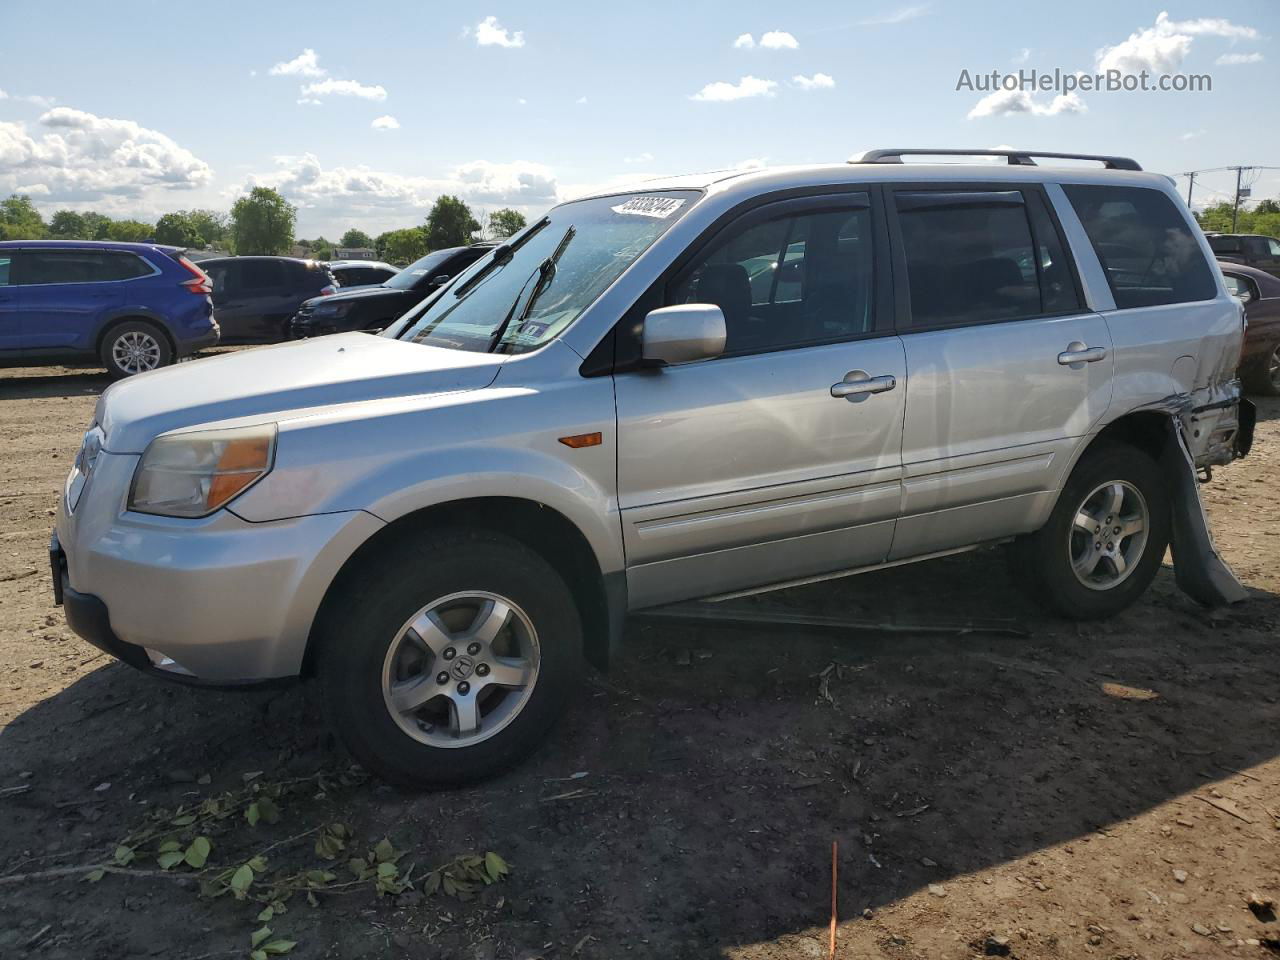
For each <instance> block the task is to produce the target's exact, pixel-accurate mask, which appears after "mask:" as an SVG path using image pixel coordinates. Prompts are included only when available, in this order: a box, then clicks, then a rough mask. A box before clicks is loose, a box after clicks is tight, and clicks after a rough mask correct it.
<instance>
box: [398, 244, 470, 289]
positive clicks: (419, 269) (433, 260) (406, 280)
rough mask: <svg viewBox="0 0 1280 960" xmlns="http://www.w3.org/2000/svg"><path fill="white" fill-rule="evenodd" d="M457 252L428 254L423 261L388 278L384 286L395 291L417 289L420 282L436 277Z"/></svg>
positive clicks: (414, 263) (412, 264) (415, 262)
mask: <svg viewBox="0 0 1280 960" xmlns="http://www.w3.org/2000/svg"><path fill="white" fill-rule="evenodd" d="M455 252H456V251H454V250H437V251H436V252H435V253H428V254H427V255H426V256H425V257H423V258H422V259H421V260H415V261H413V263H411V264H409V265H408V266H407V267H405V268H404V269H403V270H401V271H400V272H399V273H397V274H396V275H395V276H394V277H388V278H387V280H386V282H385V283H384V284H383V285H384V286H387V287H391V288H392V289H395V290H408V289H409V288H411V287H416V286H417V285H418V284H419V283H420V282H422V281H424V280H427V279H430V278H431V277H433V276H435V275H436V272H437V271H438V270H439V269H440V267H441V266H442V265H443V264H444V262H445V261H446V260H448V259H449V258H450V257H452V256H453V255H454V253H455Z"/></svg>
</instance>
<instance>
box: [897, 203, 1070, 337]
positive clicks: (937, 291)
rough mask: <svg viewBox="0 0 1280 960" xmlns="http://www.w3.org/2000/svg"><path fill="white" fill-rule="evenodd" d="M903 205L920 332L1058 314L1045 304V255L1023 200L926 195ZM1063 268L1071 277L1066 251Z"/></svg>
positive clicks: (900, 205) (915, 315)
mask: <svg viewBox="0 0 1280 960" xmlns="http://www.w3.org/2000/svg"><path fill="white" fill-rule="evenodd" d="M895 201H896V205H897V209H898V222H899V224H900V225H901V228H902V246H903V252H904V255H905V256H906V260H907V282H908V286H909V289H910V292H911V323H912V325H913V326H940V325H956V324H965V323H983V322H987V321H991V320H1014V319H1018V318H1021V317H1033V316H1037V315H1039V314H1042V313H1049V312H1056V311H1054V310H1051V309H1049V308H1048V306H1047V304H1042V302H1041V291H1040V279H1039V277H1040V272H1041V269H1042V267H1041V253H1040V251H1038V250H1037V248H1036V245H1035V243H1034V242H1033V241H1032V238H1031V223H1030V221H1029V219H1028V215H1027V208H1026V205H1025V204H1024V203H1023V196H1022V193H1021V192H1019V191H1016V190H1011V191H1000V192H995V193H991V192H986V191H970V192H964V191H960V192H954V191H921V192H909V193H898V194H896V196H895ZM1044 255H1045V256H1049V255H1050V253H1049V250H1048V248H1047V247H1046V250H1045V251H1044ZM1057 265H1058V267H1059V272H1061V270H1064V269H1065V263H1064V262H1063V259H1062V257H1061V251H1059V252H1058V258H1057ZM1068 276H1069V275H1068ZM1073 295H1074V293H1073ZM1046 299H1048V298H1046Z"/></svg>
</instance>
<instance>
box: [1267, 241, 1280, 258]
mask: <svg viewBox="0 0 1280 960" xmlns="http://www.w3.org/2000/svg"><path fill="white" fill-rule="evenodd" d="M1267 253H1268V254H1270V255H1271V256H1273V257H1280V240H1276V239H1273V238H1272V237H1267Z"/></svg>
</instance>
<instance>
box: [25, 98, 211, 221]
mask: <svg viewBox="0 0 1280 960" xmlns="http://www.w3.org/2000/svg"><path fill="white" fill-rule="evenodd" d="M39 124H40V126H41V127H43V128H44V130H43V131H42V132H38V133H36V134H35V135H32V134H31V133H29V132H28V131H27V128H26V126H25V125H23V124H21V123H3V122H0V194H7V193H12V192H22V193H30V194H32V195H33V196H38V197H41V198H43V199H47V200H50V201H55V202H57V201H96V200H101V199H103V198H111V197H116V198H133V199H136V198H140V197H142V196H143V195H144V194H146V192H147V191H149V190H151V189H159V190H188V189H194V188H197V187H202V186H204V185H205V184H207V183H208V182H209V180H210V179H211V178H212V175H213V173H212V171H211V170H210V169H209V165H208V164H207V163H205V162H204V161H203V160H201V159H200V158H199V157H197V156H195V154H193V153H191V151H189V150H187V149H185V148H183V147H180V146H179V145H178V144H177V143H175V142H174V141H173V140H171V139H170V138H169V137H167V136H165V135H164V134H163V133H160V132H159V131H157V130H151V129H148V128H147V127H143V126H141V125H140V124H138V123H135V122H134V121H132V120H117V119H113V118H110V117H99V116H95V115H94V114H92V113H86V112H85V111H83V110H73V109H71V108H70V107H56V108H54V109H53V110H50V111H48V112H47V113H45V114H44V115H43V116H41V117H40V119H39Z"/></svg>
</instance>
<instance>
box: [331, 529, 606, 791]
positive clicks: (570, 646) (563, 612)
mask: <svg viewBox="0 0 1280 960" xmlns="http://www.w3.org/2000/svg"><path fill="white" fill-rule="evenodd" d="M337 606H338V609H337V610H336V613H335V615H334V616H332V617H331V618H330V619H329V622H328V623H326V624H324V625H322V630H323V635H322V636H321V637H320V643H321V647H320V657H319V662H318V672H319V676H320V681H321V684H322V688H323V696H324V701H325V705H326V709H327V711H328V714H329V718H330V722H331V723H332V725H333V727H334V729H335V731H336V732H337V734H338V736H339V737H340V738H341V739H342V740H343V742H344V743H345V745H346V746H347V749H348V750H350V752H351V753H352V755H354V756H355V758H356V759H357V760H359V761H360V762H361V763H362V764H364V766H365V767H367V768H368V769H369V770H371V771H372V772H373V773H375V774H377V775H378V776H380V777H382V778H383V779H385V780H388V781H390V782H392V783H396V784H400V785H402V786H407V787H419V788H420V787H431V786H443V785H448V784H456V783H464V782H467V781H471V780H477V779H480V778H483V777H486V776H490V775H492V774H495V773H497V772H499V771H501V770H503V769H504V768H506V767H508V766H510V765H511V764H513V763H515V762H517V761H519V760H521V759H523V758H524V756H526V755H527V754H529V753H530V752H532V751H533V750H534V748H535V747H536V746H537V745H538V743H539V742H540V741H541V740H542V738H543V737H544V735H545V734H546V732H547V730H548V729H549V728H550V727H551V725H552V724H553V723H554V721H555V720H556V718H557V717H558V716H559V714H560V712H561V710H562V709H563V707H564V706H565V704H566V703H567V702H568V701H569V699H570V698H571V697H572V695H573V693H574V691H575V689H576V687H577V680H578V677H579V675H580V671H581V662H582V627H581V623H580V621H579V618H578V611H577V608H576V606H575V604H574V601H573V597H572V595H571V594H570V592H569V589H568V587H567V586H566V585H565V583H564V581H563V580H562V579H561V578H560V576H559V575H558V574H557V573H556V571H555V570H554V569H553V568H552V567H551V566H550V565H549V564H548V563H547V562H546V561H545V560H543V559H542V558H541V557H540V556H538V555H537V554H536V553H534V552H533V551H531V550H529V549H528V548H527V547H525V546H524V545H522V544H520V543H518V542H516V541H514V540H511V539H509V538H507V537H503V536H500V535H497V534H490V533H481V532H463V531H458V532H441V533H437V534H434V535H426V536H424V537H423V538H421V539H420V540H416V541H407V542H404V543H401V544H399V545H398V546H396V547H394V548H392V549H390V550H388V551H387V553H386V554H384V555H383V556H382V557H380V558H379V559H378V560H377V561H375V562H374V563H372V564H370V565H369V566H368V567H367V568H366V569H365V570H363V571H361V572H360V573H358V574H357V575H356V576H355V578H354V579H353V580H351V581H348V583H347V584H346V585H345V589H344V594H343V596H342V597H341V598H340V599H339V602H338V605H337Z"/></svg>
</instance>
